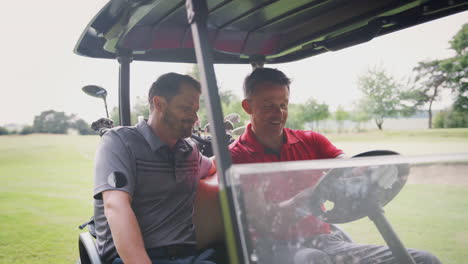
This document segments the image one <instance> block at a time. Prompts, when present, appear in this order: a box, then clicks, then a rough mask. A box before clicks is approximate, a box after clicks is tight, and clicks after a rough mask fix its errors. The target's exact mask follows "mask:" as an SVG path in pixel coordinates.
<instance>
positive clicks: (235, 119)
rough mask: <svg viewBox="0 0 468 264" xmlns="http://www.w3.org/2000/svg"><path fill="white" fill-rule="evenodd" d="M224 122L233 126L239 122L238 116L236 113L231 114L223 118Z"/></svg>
mask: <svg viewBox="0 0 468 264" xmlns="http://www.w3.org/2000/svg"><path fill="white" fill-rule="evenodd" d="M224 121H231V123H233V124H237V123H239V122H240V115H239V114H237V113H232V114H229V115H227V116H225V117H224Z"/></svg>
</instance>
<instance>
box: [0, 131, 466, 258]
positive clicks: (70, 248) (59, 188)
mask: <svg viewBox="0 0 468 264" xmlns="http://www.w3.org/2000/svg"><path fill="white" fill-rule="evenodd" d="M330 139H331V140H332V141H333V142H334V143H335V144H336V145H337V146H338V147H340V148H342V149H344V150H345V151H346V152H347V153H349V154H351V155H352V154H355V153H358V152H361V151H364V150H369V149H377V148H379V149H383V148H386V149H393V150H397V151H400V152H401V153H403V154H407V155H412V154H425V153H441V152H461V151H467V150H468V129H464V130H433V131H429V132H426V131H420V132H383V133H381V132H371V133H365V134H357V135H352V134H342V135H339V134H337V135H330ZM98 141H99V138H98V137H97V136H62V135H31V136H2V137H0V180H1V182H2V184H1V185H0V230H1V231H0V263H74V262H75V261H76V260H77V258H78V250H77V239H78V234H79V233H80V231H79V230H78V229H77V226H78V225H79V224H81V223H82V222H84V221H86V220H88V218H89V217H90V216H91V215H92V185H93V175H92V174H93V169H92V167H93V158H94V151H95V148H96V145H97V143H98ZM467 208H468V187H467V186H450V185H430V184H429V185H422V184H408V185H407V186H406V187H405V188H404V189H403V191H402V193H401V194H400V195H399V196H398V197H397V198H396V199H395V200H394V201H392V202H391V203H390V204H389V205H388V206H387V207H386V211H387V215H388V217H389V219H390V221H391V222H392V224H393V225H394V227H395V229H396V231H397V232H398V234H399V235H401V238H402V240H403V241H404V242H405V244H406V245H407V246H409V247H417V248H423V249H427V250H429V251H432V252H434V253H435V254H437V255H438V256H439V257H440V258H441V260H442V261H443V263H446V264H447V263H453V264H455V263H460V264H462V263H466V259H468V253H467V250H466V249H467V248H468V234H467V232H468V231H467V230H468V210H467ZM344 227H345V229H346V230H347V231H348V232H350V233H351V234H352V235H353V237H354V239H356V240H358V241H359V242H365V243H382V242H381V241H380V240H379V236H378V235H377V233H376V232H374V231H373V230H375V228H373V227H372V225H371V224H370V223H369V221H366V220H360V221H358V222H355V223H352V224H348V225H345V226H344Z"/></svg>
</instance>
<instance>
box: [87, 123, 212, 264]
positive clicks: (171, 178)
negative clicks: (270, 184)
mask: <svg viewBox="0 0 468 264" xmlns="http://www.w3.org/2000/svg"><path fill="white" fill-rule="evenodd" d="M210 168H211V161H210V160H209V159H208V158H207V157H205V156H203V155H202V154H200V152H199V151H198V148H197V146H196V144H195V143H194V142H193V141H192V140H190V139H184V140H179V141H178V142H177V143H176V145H175V147H174V148H173V151H171V149H170V148H169V146H167V145H166V144H165V143H163V142H162V141H161V140H160V139H159V137H158V136H157V135H155V134H154V133H153V132H152V130H151V128H150V127H149V126H148V125H147V123H146V122H145V121H144V120H142V121H140V122H139V123H138V124H137V125H136V126H134V127H118V128H114V129H112V130H110V131H108V132H107V133H106V134H105V135H104V136H103V137H102V140H101V143H100V145H99V148H98V151H97V153H96V162H95V177H94V198H95V202H94V217H95V222H96V233H97V240H96V242H97V247H98V251H99V254H100V255H101V258H102V259H103V260H104V261H105V262H108V261H111V260H113V259H114V258H115V257H116V256H117V252H116V250H115V246H114V242H113V240H112V235H111V232H110V229H109V225H108V223H107V219H106V217H105V215H104V205H103V201H102V192H104V191H107V190H120V191H123V192H127V193H128V194H129V195H130V196H131V197H132V208H133V211H134V212H135V215H136V218H137V220H138V224H139V226H140V229H141V232H142V235H143V240H144V243H145V247H146V248H155V247H160V246H165V245H171V244H195V232H194V231H195V230H194V226H193V223H192V215H193V202H194V198H195V192H196V188H197V185H198V180H199V179H200V178H202V177H204V176H206V175H207V174H208V171H209V169H210Z"/></svg>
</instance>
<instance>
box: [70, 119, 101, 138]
mask: <svg viewBox="0 0 468 264" xmlns="http://www.w3.org/2000/svg"><path fill="white" fill-rule="evenodd" d="M70 127H71V128H74V129H76V130H78V133H79V134H80V135H96V132H95V131H94V130H93V129H91V126H90V125H89V124H88V123H87V122H86V121H84V120H83V119H81V118H79V119H76V120H75V121H74V122H73V123H72V124H71V126H70Z"/></svg>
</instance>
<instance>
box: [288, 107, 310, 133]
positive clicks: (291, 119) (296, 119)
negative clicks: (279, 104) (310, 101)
mask: <svg viewBox="0 0 468 264" xmlns="http://www.w3.org/2000/svg"><path fill="white" fill-rule="evenodd" d="M303 113H304V106H303V105H302V104H289V105H288V119H287V120H286V127H288V128H291V129H304V123H305V122H304V115H303Z"/></svg>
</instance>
